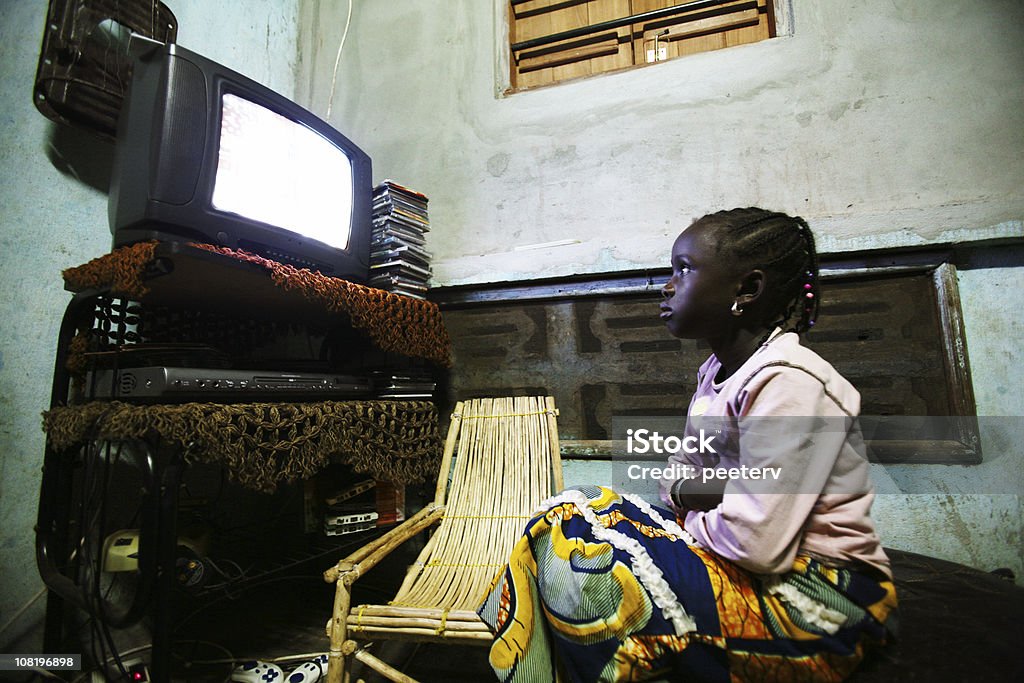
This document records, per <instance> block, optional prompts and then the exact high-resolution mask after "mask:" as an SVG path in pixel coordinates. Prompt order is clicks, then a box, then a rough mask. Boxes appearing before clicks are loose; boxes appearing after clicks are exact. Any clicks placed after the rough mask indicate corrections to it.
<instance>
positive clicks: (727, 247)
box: [701, 207, 820, 334]
mask: <svg viewBox="0 0 1024 683" xmlns="http://www.w3.org/2000/svg"><path fill="white" fill-rule="evenodd" d="M701 221H708V222H712V223H713V224H714V225H715V226H717V227H719V228H720V231H719V235H720V239H719V242H718V254H719V255H722V256H727V257H729V258H731V259H734V260H735V262H736V265H737V266H738V267H741V268H743V269H753V268H757V269H760V270H763V271H764V272H765V274H766V275H767V276H768V289H766V290H765V291H764V293H763V294H762V296H763V297H765V300H766V309H765V310H767V311H768V312H769V315H770V316H772V317H771V318H769V320H767V321H766V322H769V323H770V325H769V326H770V327H782V328H783V329H786V324H787V323H789V321H790V320H791V319H792V318H793V315H794V313H796V314H797V318H796V321H795V322H794V323H793V324H792V326H791V327H789V328H788V329H789V330H790V331H793V332H796V333H797V334H801V333H803V332H806V331H807V330H809V329H810V328H811V327H812V326H813V325H814V322H815V319H816V318H817V316H818V300H819V298H820V291H819V288H818V254H817V251H816V250H815V247H814V234H813V233H812V232H811V228H810V226H808V225H807V221H805V220H804V219H803V218H800V217H799V216H796V217H793V216H788V215H786V214H784V213H778V212H775V211H767V210H765V209H759V208H756V207H749V208H742V209H730V210H728V211H719V212H718V213H713V214H708V215H707V216H705V217H704V218H702V219H701Z"/></svg>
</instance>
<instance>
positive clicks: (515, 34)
mask: <svg viewBox="0 0 1024 683" xmlns="http://www.w3.org/2000/svg"><path fill="white" fill-rule="evenodd" d="M508 11H509V49H510V52H511V56H510V60H509V63H510V66H511V74H510V83H511V87H512V90H525V89H527V88H533V87H536V86H541V85H549V84H551V83H559V82H562V81H567V80H570V79H574V78H580V77H584V76H590V75H593V74H599V73H607V72H609V71H618V70H620V69H626V68H629V67H633V66H639V65H644V64H650V63H653V62H657V61H663V60H666V59H673V58H675V57H681V56H683V55H687V54H692V53H695V52H707V51H710V50H717V49H719V48H723V47H730V46H733V45H743V44H745V43H753V42H756V41H759V40H764V39H766V38H772V37H774V36H775V11H774V7H773V0H690V1H689V2H680V1H679V0H509V4H508Z"/></svg>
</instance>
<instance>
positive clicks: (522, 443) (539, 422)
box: [324, 396, 562, 683]
mask: <svg viewBox="0 0 1024 683" xmlns="http://www.w3.org/2000/svg"><path fill="white" fill-rule="evenodd" d="M556 415H557V410H556V409H555V402H554V399H553V398H552V397H550V396H547V397H543V396H540V397H528V398H494V399H489V398H488V399H475V400H472V401H466V402H460V403H458V404H457V405H456V407H455V412H454V413H453V414H452V419H451V425H450V427H449V430H448V436H447V440H446V442H445V447H444V453H443V456H442V459H441V469H440V473H439V475H438V481H437V489H436V495H435V498H434V501H433V503H431V504H429V505H427V507H425V508H424V509H423V510H420V511H419V512H418V513H417V514H416V515H414V516H412V517H411V518H409V519H408V520H406V521H405V522H403V523H402V524H401V525H399V526H398V527H396V528H394V529H392V530H391V531H390V532H388V533H387V534H385V535H384V536H382V537H380V538H378V539H376V540H374V541H373V542H371V543H369V544H367V545H366V546H364V547H363V548H361V549H359V550H357V551H356V552H354V553H352V554H351V555H349V556H348V557H346V558H345V559H343V560H341V561H340V562H338V563H337V565H335V566H334V567H332V568H331V569H328V570H327V571H326V572H324V578H325V579H326V580H327V581H328V582H334V583H335V584H336V588H335V598H334V612H333V616H332V617H331V620H330V621H329V622H328V624H327V633H328V635H329V637H330V639H331V649H330V654H329V663H328V669H327V681H328V683H349V681H350V678H349V676H350V668H351V664H352V660H353V659H356V660H358V661H360V662H362V663H363V664H364V665H365V666H367V667H369V668H370V669H373V670H375V671H377V672H378V673H380V674H381V675H383V676H384V677H386V678H387V679H389V680H392V681H398V682H399V683H410V682H411V683H416V682H415V680H414V679H412V678H410V677H409V676H406V675H405V674H403V673H401V672H400V671H398V670H396V669H394V668H393V667H391V666H389V665H388V664H387V663H385V662H383V661H382V660H380V659H379V658H377V657H375V656H374V655H372V654H370V653H369V652H368V651H366V650H365V649H364V648H363V647H362V646H361V645H360V642H366V641H368V640H374V641H376V640H383V639H402V640H414V641H421V642H442V643H448V644H460V645H465V644H471V645H480V646H487V645H490V643H491V642H492V640H493V637H492V634H491V632H490V631H489V630H488V628H487V626H486V624H484V622H483V621H482V620H481V619H480V617H479V616H477V614H476V608H477V607H478V606H479V605H480V603H481V602H482V601H483V598H484V597H485V594H486V593H487V589H488V587H489V586H490V584H491V581H492V580H493V578H494V577H495V576H496V575H497V574H498V572H499V571H500V570H501V568H502V567H503V566H504V564H505V562H506V561H507V560H508V557H509V553H510V552H511V550H512V546H513V545H514V543H515V542H516V540H517V539H518V537H519V536H520V534H521V533H522V531H523V529H524V527H525V524H526V521H527V520H528V519H529V517H530V516H531V515H532V513H533V512H534V511H535V510H536V508H537V505H538V504H539V503H540V502H541V501H542V500H544V499H545V498H547V497H549V496H550V495H552V494H553V493H557V492H558V491H561V489H562V466H561V460H560V458H559V448H558V428H557V424H556V421H555V416H556ZM453 456H454V458H453ZM453 460H454V462H453ZM449 471H450V475H449ZM435 525H436V530H435V531H434V532H433V535H432V536H431V537H430V539H429V540H428V541H427V543H426V544H425V546H424V548H423V550H422V552H421V553H420V555H419V557H418V558H417V560H416V562H415V563H413V564H412V565H411V566H410V567H409V569H408V572H407V574H406V576H405V580H404V581H403V582H402V585H401V587H400V588H399V589H398V593H397V594H396V595H395V597H394V598H393V599H392V600H391V602H390V603H389V604H387V605H360V606H357V607H353V606H352V605H351V597H352V593H351V591H352V584H353V583H354V582H355V581H356V579H358V578H359V577H360V576H362V575H363V574H365V573H366V572H368V571H369V570H370V569H371V568H372V567H373V566H374V565H376V564H377V563H378V562H380V561H381V560H382V559H383V558H384V557H385V556H386V555H387V554H388V553H390V552H391V551H393V550H395V549H396V548H397V547H399V546H400V545H401V544H402V543H404V542H405V541H407V540H408V539H410V538H412V537H413V536H415V535H416V534H418V533H420V532H421V531H424V530H426V529H428V528H430V527H433V526H435Z"/></svg>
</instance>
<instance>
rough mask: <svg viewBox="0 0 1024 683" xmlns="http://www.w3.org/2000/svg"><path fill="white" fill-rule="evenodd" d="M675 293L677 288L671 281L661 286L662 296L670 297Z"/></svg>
mask: <svg viewBox="0 0 1024 683" xmlns="http://www.w3.org/2000/svg"><path fill="white" fill-rule="evenodd" d="M674 293H675V288H674V287H672V282H671V281H669V282H666V283H665V284H664V286H663V287H662V288H661V296H662V298H665V299H668V298H670V297H671V296H672V295H673V294H674Z"/></svg>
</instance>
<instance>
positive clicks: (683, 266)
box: [676, 263, 690, 275]
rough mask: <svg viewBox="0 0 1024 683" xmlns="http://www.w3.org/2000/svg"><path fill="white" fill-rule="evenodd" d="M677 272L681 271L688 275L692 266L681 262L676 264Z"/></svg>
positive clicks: (682, 273) (680, 272)
mask: <svg viewBox="0 0 1024 683" xmlns="http://www.w3.org/2000/svg"><path fill="white" fill-rule="evenodd" d="M676 272H677V273H679V274H680V275H686V274H687V273H689V272H690V266H688V265H686V264H685V263H680V264H679V265H678V266H676Z"/></svg>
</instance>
